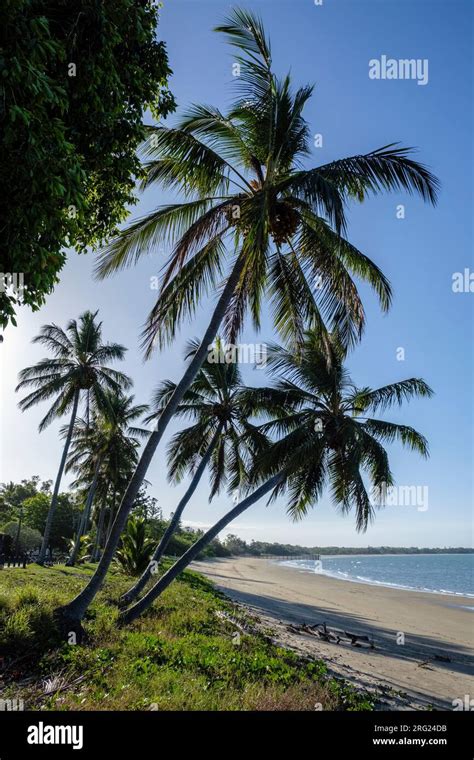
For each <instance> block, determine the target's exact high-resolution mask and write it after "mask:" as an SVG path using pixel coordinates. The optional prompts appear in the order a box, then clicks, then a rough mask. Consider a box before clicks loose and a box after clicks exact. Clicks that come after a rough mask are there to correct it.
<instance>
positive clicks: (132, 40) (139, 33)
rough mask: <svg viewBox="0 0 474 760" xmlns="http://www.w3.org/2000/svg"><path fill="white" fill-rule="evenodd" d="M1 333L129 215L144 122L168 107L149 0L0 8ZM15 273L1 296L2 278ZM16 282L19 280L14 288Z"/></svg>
mask: <svg viewBox="0 0 474 760" xmlns="http://www.w3.org/2000/svg"><path fill="white" fill-rule="evenodd" d="M0 20H1V23H0V181H1V183H2V187H8V193H3V194H2V199H1V200H0V215H1V218H2V246H1V254H0V258H1V260H0V269H1V272H2V278H1V282H0V327H5V326H6V325H7V324H8V323H9V322H11V323H12V324H15V316H14V315H15V309H16V306H17V305H18V304H20V303H24V304H27V305H29V306H30V307H31V308H32V309H33V310H37V309H38V308H39V307H40V306H41V305H42V304H43V303H44V301H45V297H46V295H47V294H48V293H50V292H51V291H52V289H53V287H54V285H55V284H56V283H57V282H58V275H59V272H60V270H61V268H62V267H63V265H64V263H65V260H66V253H65V248H67V247H68V246H72V247H75V248H76V249H77V250H78V251H79V252H80V251H84V250H85V249H86V248H87V247H88V246H90V247H96V246H97V245H99V244H100V243H101V242H103V241H104V240H106V239H107V238H108V236H109V235H110V234H112V233H116V232H117V225H118V224H119V223H120V222H121V221H123V220H124V219H125V217H126V216H127V206H128V205H130V204H133V203H134V202H135V196H134V186H135V182H136V179H137V178H140V177H142V176H143V170H142V168H141V165H140V161H139V158H138V156H137V153H136V149H137V147H138V145H139V144H140V143H141V141H142V140H143V139H144V137H145V134H146V127H145V125H144V123H143V116H144V112H145V110H146V109H149V111H150V112H151V115H152V116H153V117H154V118H156V119H157V118H159V117H160V116H166V114H167V113H169V112H170V111H171V110H173V108H174V100H173V96H172V95H171V93H170V92H169V90H168V88H167V79H168V76H169V74H170V69H169V67H168V59H167V54H166V49H165V46H164V43H163V42H160V41H158V40H157V39H156V26H157V22H158V10H157V7H156V5H155V4H154V3H152V2H151V1H150V0H114V2H113V3H103V2H102V1H101V0H48V2H46V1H45V0H5V2H4V3H2V9H1V11H0ZM5 273H11V274H12V275H16V276H18V280H19V282H18V283H17V284H18V285H19V286H18V287H17V288H14V289H12V288H7V289H5V287H4V283H5V278H4V277H3V274H5ZM20 275H22V277H23V286H24V287H23V288H22V287H21V284H19V283H21V280H20Z"/></svg>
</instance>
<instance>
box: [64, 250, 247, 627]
mask: <svg viewBox="0 0 474 760" xmlns="http://www.w3.org/2000/svg"><path fill="white" fill-rule="evenodd" d="M244 263H245V259H244V258H243V256H239V258H238V259H237V262H236V263H235V265H234V268H233V270H232V272H231V274H230V276H229V279H228V280H227V283H226V285H225V288H224V290H223V292H222V294H221V296H220V298H219V300H218V302H217V305H216V308H215V309H214V313H213V315H212V318H211V321H210V323H209V326H208V328H207V330H206V332H205V333H204V337H203V339H202V341H201V343H200V345H199V348H198V350H197V351H196V353H195V354H194V356H193V358H192V360H191V361H190V363H189V366H188V368H187V369H186V371H185V373H184V375H183V377H182V378H181V380H180V381H179V383H178V385H177V386H176V388H175V390H174V392H173V394H172V395H171V398H170V399H169V401H168V403H167V405H166V406H165V408H164V409H163V411H162V412H161V414H160V417H159V419H158V421H157V423H156V428H155V430H154V431H153V433H152V434H151V435H150V437H149V438H148V441H147V444H146V446H145V448H144V450H143V453H142V455H141V457H140V461H139V462H138V465H137V467H136V470H135V472H134V473H133V475H132V477H131V479H130V482H129V484H128V486H127V489H126V491H125V494H124V495H123V498H122V502H121V504H120V507H119V509H118V512H117V516H116V518H115V520H114V524H113V526H112V530H111V532H110V536H109V539H108V541H107V543H106V545H105V548H104V551H103V553H102V557H101V560H100V562H99V564H98V566H97V569H96V571H95V573H94V575H93V576H92V578H91V579H90V581H89V583H88V584H87V586H86V587H85V588H84V589H83V591H81V593H80V594H78V595H77V596H76V598H75V599H73V600H72V602H70V603H69V604H67V605H66V606H65V607H63V608H62V610H61V612H62V614H63V616H64V617H66V618H68V619H69V620H72V621H80V620H82V618H83V616H84V613H85V611H86V610H87V608H88V607H89V605H90V604H91V602H92V601H93V599H94V597H95V595H96V594H97V592H98V591H99V589H100V587H101V586H102V584H103V582H104V580H105V576H106V574H107V570H108V569H109V567H110V563H111V562H112V560H113V558H114V554H115V550H116V548H117V546H118V543H119V540H120V534H121V533H122V531H123V529H124V527H125V523H126V522H127V519H128V515H129V514H130V510H131V509H132V507H133V503H134V501H135V499H136V496H137V494H138V491H139V489H140V486H141V484H142V483H143V481H144V479H145V475H146V473H147V470H148V467H149V465H150V462H151V460H152V459H153V455H154V453H155V451H156V448H157V446H158V444H159V442H160V440H161V438H162V437H163V433H164V432H165V430H166V428H167V426H168V423H169V422H170V420H171V418H172V417H173V415H174V413H175V411H176V409H177V407H178V405H179V403H180V402H181V400H182V398H183V396H184V394H185V393H186V391H187V390H188V388H189V387H190V385H191V383H192V382H193V380H194V378H195V377H196V375H197V373H198V372H199V370H200V368H201V367H202V365H203V364H204V361H205V359H206V356H207V353H208V350H209V346H210V345H211V344H212V341H213V340H214V339H215V337H216V335H217V331H218V329H219V325H220V324H221V322H222V320H223V318H224V314H225V312H226V310H227V307H228V306H229V304H230V301H231V299H232V295H233V293H234V290H235V288H236V286H237V283H238V281H239V278H240V275H241V273H242V270H243V267H244Z"/></svg>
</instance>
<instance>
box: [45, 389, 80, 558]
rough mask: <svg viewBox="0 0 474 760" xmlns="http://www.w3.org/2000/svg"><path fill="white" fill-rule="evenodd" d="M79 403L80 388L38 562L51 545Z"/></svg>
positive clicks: (72, 413) (73, 405) (75, 395)
mask: <svg viewBox="0 0 474 760" xmlns="http://www.w3.org/2000/svg"><path fill="white" fill-rule="evenodd" d="M78 404H79V388H78V389H77V390H76V391H75V392H74V400H73V404H72V412H71V419H70V421H69V429H68V431H67V437H66V443H65V444H64V449H63V454H62V457H61V462H60V464H59V470H58V474H57V475H56V482H55V484H54V491H53V495H52V497H51V506H50V508H49V511H48V516H47V517H46V525H45V526H44V533H43V541H42V543H41V549H40V553H39V557H38V564H39V565H44V561H45V557H46V551H47V549H48V545H49V537H50V535H51V528H52V525H53V519H54V514H55V512H56V505H57V503H58V495H59V487H60V485H61V479H62V477H63V472H64V467H65V465H66V459H67V455H68V451H69V445H70V443H71V438H72V432H73V429H74V422H75V421H76V414H77V406H78Z"/></svg>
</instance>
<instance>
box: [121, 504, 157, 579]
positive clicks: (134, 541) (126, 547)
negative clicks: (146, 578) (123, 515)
mask: <svg viewBox="0 0 474 760" xmlns="http://www.w3.org/2000/svg"><path fill="white" fill-rule="evenodd" d="M145 529H146V523H145V520H144V519H143V518H139V517H130V518H129V519H128V521H127V526H126V530H125V531H124V534H123V536H122V538H121V541H120V548H119V549H118V550H117V555H116V562H117V564H118V565H119V567H120V568H121V569H122V570H123V572H124V573H127V575H139V574H140V573H142V572H143V571H144V570H145V568H146V567H147V566H148V564H149V562H150V555H151V553H152V551H153V546H154V542H153V541H152V539H151V538H147V537H146V532H145Z"/></svg>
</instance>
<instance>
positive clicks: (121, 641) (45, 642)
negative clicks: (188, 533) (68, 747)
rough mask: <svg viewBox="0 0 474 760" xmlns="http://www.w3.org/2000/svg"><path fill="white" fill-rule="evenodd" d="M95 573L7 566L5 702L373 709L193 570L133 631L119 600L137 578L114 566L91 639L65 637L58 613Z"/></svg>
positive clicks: (0, 631)
mask: <svg viewBox="0 0 474 760" xmlns="http://www.w3.org/2000/svg"><path fill="white" fill-rule="evenodd" d="M92 571H93V566H92V565H85V566H80V567H78V568H66V567H62V566H58V567H54V568H42V567H38V566H36V565H32V566H30V567H28V568H27V569H26V570H22V569H17V568H15V569H4V570H0V658H3V668H2V667H1V666H2V660H0V698H3V699H17V700H23V702H24V707H25V709H31V710H68V709H74V710H75V709H81V710H315V709H321V708H322V709H324V710H366V709H371V703H370V701H369V699H368V698H367V697H366V695H364V694H360V693H358V692H356V691H355V690H354V689H353V688H352V687H350V686H349V685H347V684H344V683H342V682H341V681H339V680H338V681H336V680H335V679H332V678H329V677H328V676H327V672H326V667H325V665H324V663H322V662H320V661H317V660H311V661H309V660H301V659H300V658H299V657H298V656H296V655H295V654H294V653H292V652H289V651H287V650H284V649H281V648H279V647H277V646H275V645H274V644H272V643H271V642H270V641H269V640H268V639H267V638H266V637H264V636H263V635H261V634H258V633H255V632H254V631H252V627H251V620H249V619H248V618H245V616H244V614H243V613H242V611H240V610H239V609H238V608H237V607H236V606H235V605H234V604H232V603H231V602H230V601H229V600H228V599H227V598H225V597H224V596H223V595H222V594H220V593H219V592H217V591H216V590H215V589H214V588H213V586H212V585H211V584H210V583H209V582H208V581H207V580H206V579H204V578H203V577H202V576H200V575H199V574H197V573H193V572H186V573H184V574H183V576H181V579H180V580H179V581H177V582H175V583H173V584H172V586H170V588H169V589H168V590H167V591H166V592H165V593H164V594H163V597H162V598H161V600H160V601H159V602H157V603H156V604H155V605H154V607H153V608H152V610H150V611H149V613H148V614H147V615H146V616H144V617H143V618H141V619H140V620H138V621H136V622H135V623H134V624H133V625H132V626H129V627H127V628H123V629H119V628H117V625H116V620H117V608H116V606H115V604H114V600H116V599H117V598H118V597H119V596H120V594H121V593H123V592H124V591H125V590H126V589H127V588H128V587H129V586H130V582H131V579H130V578H127V577H126V576H124V575H123V574H121V573H118V572H112V573H111V574H109V578H108V581H107V584H106V585H105V587H104V589H103V590H102V592H101V593H100V594H99V596H98V597H97V600H96V602H95V604H94V605H93V607H92V609H91V611H90V614H89V616H88V618H87V620H86V623H85V627H86V629H87V640H86V641H85V642H84V643H82V644H80V645H79V644H74V643H65V642H64V641H62V640H61V637H60V635H59V632H58V630H57V628H56V625H55V622H54V616H53V612H54V609H55V608H56V607H57V606H59V605H60V604H61V603H64V602H65V601H67V600H69V599H71V597H72V596H74V594H75V593H77V592H78V591H79V590H80V589H81V588H82V587H83V586H84V582H85V579H86V577H87V576H89V575H90V574H91V572H92ZM239 625H240V626H243V628H244V631H245V632H242V629H241V628H239ZM247 631H248V632H247Z"/></svg>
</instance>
